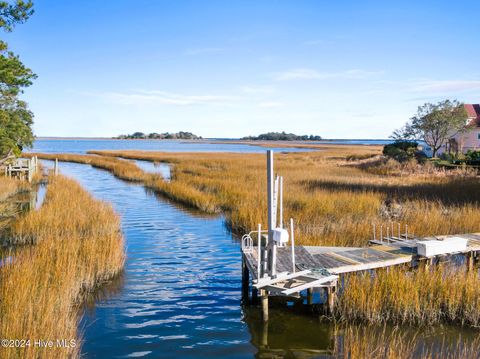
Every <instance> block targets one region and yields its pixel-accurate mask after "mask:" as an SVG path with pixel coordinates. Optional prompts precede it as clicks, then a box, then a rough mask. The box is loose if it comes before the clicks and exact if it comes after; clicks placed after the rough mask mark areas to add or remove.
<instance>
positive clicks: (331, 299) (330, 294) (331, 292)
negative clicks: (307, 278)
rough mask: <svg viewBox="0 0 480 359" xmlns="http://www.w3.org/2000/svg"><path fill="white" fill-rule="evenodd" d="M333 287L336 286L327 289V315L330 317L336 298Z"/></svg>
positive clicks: (334, 285)
mask: <svg viewBox="0 0 480 359" xmlns="http://www.w3.org/2000/svg"><path fill="white" fill-rule="evenodd" d="M335 287H336V284H333V285H331V286H329V287H327V301H328V313H329V314H330V315H333V313H334V310H335V299H336V296H337V293H336V290H335Z"/></svg>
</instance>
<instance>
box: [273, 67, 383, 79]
mask: <svg viewBox="0 0 480 359" xmlns="http://www.w3.org/2000/svg"><path fill="white" fill-rule="evenodd" d="M383 73H384V71H366V70H360V69H351V70H345V71H340V72H319V71H317V70H315V69H308V68H297V69H291V70H287V71H283V72H279V73H276V74H274V76H273V78H274V79H275V80H278V81H288V80H325V79H334V78H340V79H363V78H367V77H370V76H375V75H382V74H383Z"/></svg>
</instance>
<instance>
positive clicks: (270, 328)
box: [60, 163, 476, 358]
mask: <svg viewBox="0 0 480 359" xmlns="http://www.w3.org/2000/svg"><path fill="white" fill-rule="evenodd" d="M60 169H61V172H62V173H63V174H65V175H69V176H71V177H74V178H76V179H77V180H78V181H79V182H80V183H81V184H82V185H83V186H84V187H85V188H86V189H88V190H89V191H90V192H91V193H92V194H93V195H95V196H96V197H97V198H100V199H103V200H106V201H108V202H110V203H112V204H113V206H114V207H115V209H116V210H117V211H118V212H119V213H120V214H121V216H122V228H123V232H124V235H125V239H126V245H127V262H126V266H125V271H124V273H123V275H122V276H121V278H118V279H117V280H116V281H115V282H114V283H112V284H111V285H110V286H107V287H105V288H104V289H103V293H97V295H96V297H95V298H94V299H93V300H92V302H91V303H90V305H88V306H86V308H85V310H84V313H83V316H82V319H81V322H80V327H81V330H82V331H83V339H84V344H83V347H82V351H83V355H84V357H87V358H128V357H145V358H202V357H205V358H206V357H218V358H250V357H254V356H257V357H265V358H324V357H329V356H330V355H331V354H332V353H333V352H334V351H337V353H340V354H339V355H342V354H341V353H342V351H343V349H342V348H343V347H342V346H343V345H344V343H345V342H347V341H348V340H347V339H348V338H347V337H346V335H348V334H345V332H344V331H343V330H342V329H338V328H335V326H334V325H332V324H329V323H325V322H322V321H320V320H319V318H318V316H316V315H313V314H312V313H311V312H310V308H309V307H306V306H305V305H303V304H302V302H303V301H302V299H300V300H299V301H289V302H279V303H272V309H271V314H270V317H271V319H270V322H269V324H268V325H264V324H263V323H262V322H261V320H260V313H259V309H258V308H257V307H255V306H243V305H242V298H241V255H240V248H239V244H238V241H237V240H236V239H235V238H234V237H233V236H232V234H231V233H229V231H228V230H227V228H226V226H225V224H224V220H223V218H221V217H213V218H212V217H206V216H204V215H202V214H199V213H198V212H194V211H188V210H186V209H184V208H182V207H180V206H176V205H175V204H172V203H170V202H168V201H165V200H163V199H162V198H158V197H157V196H155V195H154V194H152V193H151V192H150V191H146V190H145V189H144V187H143V186H141V185H138V184H131V183H127V182H124V181H121V180H118V179H116V178H115V177H113V176H112V175H111V174H110V173H108V172H107V171H103V170H99V169H95V168H92V167H90V166H87V165H80V164H69V163H62V164H61V167H60ZM359 328H360V331H361V333H362V334H361V336H360V337H359V339H358V340H359V341H372V343H374V345H376V341H378V336H379V335H381V333H385V332H386V333H387V334H386V335H385V338H386V340H390V338H392V337H394V336H395V335H398V333H401V336H402V338H403V339H402V340H403V341H404V342H406V343H405V345H407V346H408V347H411V348H416V349H414V350H415V351H417V352H418V353H420V352H421V350H422V348H423V347H424V346H425V345H432V344H433V345H434V348H438V347H439V346H440V345H441V343H442V342H443V341H444V340H445V341H447V342H452V343H453V344H455V343H456V342H458V341H459V339H460V338H461V339H462V340H469V341H471V340H473V338H474V337H475V336H476V332H473V331H470V330H460V329H458V328H452V327H436V328H428V329H419V330H418V329H408V328H402V329H396V330H394V331H392V330H391V328H387V329H384V328H376V327H372V326H368V327H359ZM378 333H380V334H378ZM392 333H396V334H392ZM374 341H375V342H374Z"/></svg>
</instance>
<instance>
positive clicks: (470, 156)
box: [465, 150, 480, 165]
mask: <svg viewBox="0 0 480 359" xmlns="http://www.w3.org/2000/svg"><path fill="white" fill-rule="evenodd" d="M465 159H466V161H467V164H469V165H479V164H480V151H472V150H468V151H467V153H466V154H465Z"/></svg>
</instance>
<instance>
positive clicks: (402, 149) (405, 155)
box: [383, 141, 418, 162]
mask: <svg viewBox="0 0 480 359" xmlns="http://www.w3.org/2000/svg"><path fill="white" fill-rule="evenodd" d="M417 146H418V143H417V142H415V141H395V142H394V143H390V144H388V145H385V146H384V147H383V154H384V155H385V156H387V157H390V158H393V159H395V160H397V161H399V162H405V161H407V160H408V159H411V158H415V155H416V153H417Z"/></svg>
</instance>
